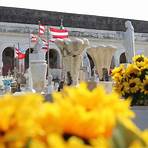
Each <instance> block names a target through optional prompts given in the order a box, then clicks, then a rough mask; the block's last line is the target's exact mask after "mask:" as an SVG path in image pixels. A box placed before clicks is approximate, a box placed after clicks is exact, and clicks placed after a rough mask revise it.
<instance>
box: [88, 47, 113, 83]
mask: <svg viewBox="0 0 148 148" xmlns="http://www.w3.org/2000/svg"><path fill="white" fill-rule="evenodd" d="M115 50H116V48H115V47H112V46H101V45H100V46H97V47H90V48H88V49H87V52H88V54H89V55H90V56H91V57H92V59H93V60H94V63H95V66H96V69H97V72H98V74H99V79H100V80H103V68H106V69H107V70H108V72H109V69H110V65H111V60H112V56H113V55H114V52H115Z"/></svg>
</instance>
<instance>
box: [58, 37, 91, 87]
mask: <svg viewBox="0 0 148 148" xmlns="http://www.w3.org/2000/svg"><path fill="white" fill-rule="evenodd" d="M55 44H56V45H57V46H58V47H59V49H60V51H61V53H62V59H63V71H64V75H65V79H66V83H67V84H68V85H71V84H73V85H77V84H78V78H79V70H80V65H81V63H82V53H83V51H84V49H85V48H86V47H87V46H88V45H89V42H88V40H87V39H79V38H73V39H57V40H56V41H55Z"/></svg>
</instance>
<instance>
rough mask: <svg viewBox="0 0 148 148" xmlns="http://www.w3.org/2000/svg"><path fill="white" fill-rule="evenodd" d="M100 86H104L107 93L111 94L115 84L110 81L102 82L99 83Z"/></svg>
mask: <svg viewBox="0 0 148 148" xmlns="http://www.w3.org/2000/svg"><path fill="white" fill-rule="evenodd" d="M98 85H101V86H103V87H104V88H105V90H106V92H107V93H111V92H112V87H113V82H110V81H100V82H99V83H98Z"/></svg>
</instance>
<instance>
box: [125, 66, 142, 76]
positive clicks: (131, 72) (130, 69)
mask: <svg viewBox="0 0 148 148" xmlns="http://www.w3.org/2000/svg"><path fill="white" fill-rule="evenodd" d="M125 75H126V76H127V77H133V78H135V77H137V76H139V75H140V69H139V68H138V67H137V65H135V64H129V65H128V66H127V68H126V70H125Z"/></svg>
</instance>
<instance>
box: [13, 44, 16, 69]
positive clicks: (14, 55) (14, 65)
mask: <svg viewBox="0 0 148 148" xmlns="http://www.w3.org/2000/svg"><path fill="white" fill-rule="evenodd" d="M13 51H14V59H13V62H14V64H13V65H14V68H13V71H14V70H15V66H16V63H15V61H16V60H15V55H16V51H15V45H14V44H13Z"/></svg>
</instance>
